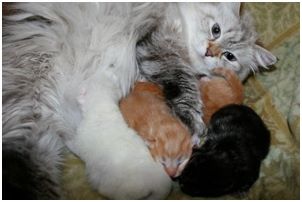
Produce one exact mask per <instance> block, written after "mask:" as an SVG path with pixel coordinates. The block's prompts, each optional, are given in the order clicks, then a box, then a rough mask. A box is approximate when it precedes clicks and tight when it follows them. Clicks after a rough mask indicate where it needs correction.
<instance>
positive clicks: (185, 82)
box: [161, 69, 205, 145]
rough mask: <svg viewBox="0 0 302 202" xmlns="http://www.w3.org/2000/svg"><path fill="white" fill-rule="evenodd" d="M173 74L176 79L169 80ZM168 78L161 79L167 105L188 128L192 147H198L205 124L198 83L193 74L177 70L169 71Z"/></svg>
mask: <svg viewBox="0 0 302 202" xmlns="http://www.w3.org/2000/svg"><path fill="white" fill-rule="evenodd" d="M170 71H171V70H170ZM173 74H174V75H175V78H176V79H171V78H170V76H171V75H173ZM170 76H168V77H167V78H161V79H162V82H161V83H162V86H163V90H164V95H165V97H166V99H167V103H168V105H169V106H170V107H171V109H172V111H173V112H174V113H175V114H176V115H177V116H178V117H179V118H180V119H181V120H182V122H184V123H185V124H186V125H187V126H188V127H189V128H190V130H191V133H192V143H193V145H199V141H200V136H201V135H203V132H204V130H205V124H204V122H203V120H202V116H203V113H202V101H201V99H200V91H199V88H198V81H197V79H196V78H195V76H194V74H191V73H190V72H188V71H182V70H177V69H175V70H174V71H171V72H170ZM173 77H174V76H173Z"/></svg>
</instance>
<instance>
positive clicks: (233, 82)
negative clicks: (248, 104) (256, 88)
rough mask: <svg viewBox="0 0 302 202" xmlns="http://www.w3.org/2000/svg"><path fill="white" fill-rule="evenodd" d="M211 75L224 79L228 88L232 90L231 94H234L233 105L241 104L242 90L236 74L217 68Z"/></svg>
mask: <svg viewBox="0 0 302 202" xmlns="http://www.w3.org/2000/svg"><path fill="white" fill-rule="evenodd" d="M213 73H214V74H216V75H218V76H222V77H224V79H225V80H226V81H227V82H228V84H229V86H230V88H231V89H232V92H236V93H234V101H235V100H236V102H234V103H233V104H242V103H243V99H244V91H243V90H244V89H243V85H242V83H241V81H240V79H239V77H238V76H237V75H236V73H235V72H234V71H232V70H230V69H227V68H223V67H219V68H215V69H214V70H213Z"/></svg>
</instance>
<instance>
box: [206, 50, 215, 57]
mask: <svg viewBox="0 0 302 202" xmlns="http://www.w3.org/2000/svg"><path fill="white" fill-rule="evenodd" d="M205 56H206V57H213V56H214V54H213V52H212V51H211V49H210V48H207V52H206V54H205Z"/></svg>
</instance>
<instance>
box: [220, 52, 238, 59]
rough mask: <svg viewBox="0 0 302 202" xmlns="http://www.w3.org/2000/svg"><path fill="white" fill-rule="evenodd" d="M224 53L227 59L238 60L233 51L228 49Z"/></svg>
mask: <svg viewBox="0 0 302 202" xmlns="http://www.w3.org/2000/svg"><path fill="white" fill-rule="evenodd" d="M223 55H224V56H225V57H226V59H228V60H229V61H236V60H237V58H236V57H235V55H233V53H230V52H228V51H226V52H224V53H223Z"/></svg>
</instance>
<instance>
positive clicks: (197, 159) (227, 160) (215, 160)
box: [179, 104, 270, 197]
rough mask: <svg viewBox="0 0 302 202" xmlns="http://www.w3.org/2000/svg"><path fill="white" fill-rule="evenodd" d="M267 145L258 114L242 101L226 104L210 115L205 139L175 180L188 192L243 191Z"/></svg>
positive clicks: (210, 194)
mask: <svg viewBox="0 0 302 202" xmlns="http://www.w3.org/2000/svg"><path fill="white" fill-rule="evenodd" d="M269 145H270V132H269V130H268V129H267V128H266V126H265V124H264V123H263V121H262V120H261V118H260V117H259V116H258V115H257V114H256V113H255V112H254V111H253V110H252V109H251V108H249V107H247V106H244V105H235V104H232V105H227V106H225V107H223V108H221V109H219V110H218V111H217V112H215V113H214V115H213V116H212V118H211V120H210V123H209V127H208V131H207V140H206V141H205V143H204V145H202V146H201V147H200V148H196V149H194V150H193V153H192V157H191V158H190V160H189V162H188V163H187V165H186V167H185V168H184V170H183V172H182V174H181V176H180V177H179V183H180V188H181V190H182V191H183V192H184V193H186V194H189V195H191V196H206V197H215V196H221V195H225V194H232V193H238V192H244V191H247V190H248V189H249V188H250V187H251V186H252V185H253V184H254V183H255V181H256V180H257V179H258V177H259V172H260V165H261V162H262V160H263V159H264V158H265V157H266V155H267V154H268V151H269Z"/></svg>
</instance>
